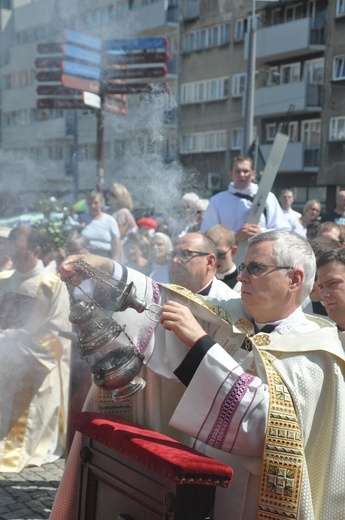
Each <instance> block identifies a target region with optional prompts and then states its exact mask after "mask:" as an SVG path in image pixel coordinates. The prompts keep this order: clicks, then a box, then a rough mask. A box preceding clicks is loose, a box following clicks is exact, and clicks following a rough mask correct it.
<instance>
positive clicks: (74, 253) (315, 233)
mask: <svg viewBox="0 0 345 520" xmlns="http://www.w3.org/2000/svg"><path fill="white" fill-rule="evenodd" d="M229 176H230V184H229V187H228V189H227V190H225V191H223V192H220V193H218V194H216V195H214V196H212V197H211V198H210V199H203V198H199V196H198V195H197V194H196V193H192V192H188V193H185V194H183V196H182V197H181V203H180V215H177V217H176V218H175V219H171V218H170V219H168V220H165V219H163V218H161V217H158V216H155V215H147V216H144V217H142V218H139V219H138V218H137V219H136V218H135V217H134V206H133V201H132V198H131V195H130V193H129V191H128V189H127V188H126V187H125V186H124V185H121V184H118V183H114V184H113V185H112V186H111V187H110V189H109V190H108V192H107V194H106V197H105V198H103V194H102V193H99V192H97V191H95V190H93V191H91V192H90V194H89V195H88V197H87V203H88V212H86V213H85V214H83V215H79V216H74V217H73V218H74V219H75V221H76V223H77V225H76V226H75V229H74V230H73V231H71V233H70V235H69V236H68V238H67V240H66V242H65V244H64V247H62V248H61V249H60V250H59V251H58V252H57V253H58V255H57V256H56V257H55V272H52V271H54V269H48V267H49V266H44V265H43V262H42V259H40V255H41V248H40V241H39V236H38V234H37V233H36V232H35V230H33V229H32V228H30V227H28V226H18V227H17V228H14V229H13V230H11V231H10V232H9V233H8V236H7V237H3V238H2V242H3V243H0V245H1V252H2V254H3V255H4V260H3V262H2V265H3V270H2V272H1V274H0V326H1V333H0V348H4V347H5V345H6V346H8V343H11V354H8V353H6V356H7V357H8V364H11V363H13V367H14V369H15V370H20V371H21V372H20V373H22V372H23V385H22V387H21V388H20V389H19V390H18V384H17V382H16V383H14V382H13V378H12V382H11V381H10V379H11V378H10V377H8V378H2V384H3V385H4V390H3V391H4V395H5V392H7V394H6V395H9V396H10V398H9V401H8V402H7V403H6V404H4V405H2V406H3V410H2V411H1V423H0V424H1V431H2V437H1V439H0V470H2V471H20V469H21V468H22V467H24V466H25V465H30V464H37V465H39V464H42V463H44V462H46V461H48V460H52V459H53V458H54V457H57V456H60V454H61V453H62V451H63V449H64V446H66V431H67V426H68V424H67V416H68V414H67V409H68V398H67V397H66V396H68V387H69V379H68V378H69V377H70V370H71V367H70V358H71V341H70V340H71V339H73V334H71V330H70V323H69V319H68V317H69V312H70V309H69V303H68V296H69V295H68V291H67V289H66V286H65V284H64V283H63V282H62V281H61V279H60V278H59V275H58V274H59V272H60V273H61V276H62V279H65V280H66V279H67V280H69V290H71V285H72V286H73V287H74V286H75V287H76V288H78V287H83V294H84V295H85V294H86V293H87V294H89V297H90V298H96V299H97V295H96V293H93V285H92V283H90V282H89V281H88V280H86V278H88V274H87V273H85V272H84V271H83V270H82V268H81V267H80V266H77V265H75V264H73V260H74V259H80V258H81V259H83V260H84V261H85V262H87V263H88V264H90V265H91V266H93V267H95V268H97V269H100V270H101V271H102V272H103V273H107V275H108V276H109V278H110V279H112V284H113V285H114V286H115V287H116V285H117V284H119V283H121V284H129V283H130V282H131V281H133V282H134V284H135V287H136V290H137V293H138V297H139V298H141V299H142V300H144V301H146V302H148V303H150V302H154V303H156V304H157V303H158V304H159V305H160V306H161V311H160V315H159V323H156V326H155V328H154V330H153V331H152V334H151V336H150V337H146V339H145V341H143V338H142V337H141V335H142V331H143V330H148V327H149V325H150V324H149V320H150V318H149V317H148V316H147V315H146V314H145V313H143V314H142V315H140V316H136V318H135V319H132V318H133V316H134V315H136V311H135V310H133V309H127V310H126V311H125V312H118V313H115V315H114V319H116V321H117V322H118V323H119V324H120V325H126V334H127V335H129V336H130V337H131V338H132V339H133V341H134V342H135V343H136V342H137V345H140V351H141V353H142V354H143V356H144V357H145V360H146V361H145V364H144V366H143V368H142V371H141V376H142V377H143V379H145V381H146V388H145V390H143V391H142V392H140V393H138V394H137V395H135V396H134V397H132V398H131V399H130V400H128V402H126V404H125V407H124V405H123V403H121V410H122V411H121V414H123V410H124V408H125V409H126V416H127V418H128V419H130V420H132V421H135V422H137V423H139V424H142V425H144V426H146V427H149V428H152V429H155V430H158V431H160V432H162V433H165V434H167V435H169V436H171V437H174V438H176V439H178V440H180V441H182V442H184V443H186V444H188V445H191V446H193V447H195V448H196V449H198V450H200V451H203V452H204V453H206V454H208V455H209V456H211V457H214V458H216V459H219V460H222V461H225V462H226V463H227V464H229V465H231V466H232V467H233V469H234V472H235V473H234V474H235V476H234V482H233V484H232V486H231V487H230V489H219V490H217V498H216V505H215V518H216V519H217V520H226V519H227V518H230V517H231V518H236V519H238V520H241V519H242V520H254V519H256V518H267V519H269V518H290V517H291V518H296V519H303V520H307V519H308V520H323V519H325V518H332V519H334V520H341V519H342V518H343V517H344V512H345V499H344V498H343V492H342V487H341V486H339V483H340V482H342V478H344V476H345V455H343V450H342V443H341V439H342V431H343V428H344V426H345V408H344V405H343V395H344V391H345V384H344V375H345V364H344V363H345V353H344V347H345V332H344V331H345V319H344V316H345V251H344V247H345V246H344V244H345V238H344V237H345V236H344V219H345V190H343V189H340V190H339V191H338V193H337V199H336V207H335V208H334V210H333V211H329V212H327V213H322V206H321V203H320V202H319V201H317V200H309V201H307V202H306V203H305V205H304V207H303V209H302V212H301V213H299V212H298V211H296V210H295V209H293V205H294V195H293V192H292V191H291V190H290V189H284V190H282V191H281V193H280V196H279V198H276V197H275V195H274V194H273V193H269V194H268V197H267V200H266V203H265V206H264V208H263V211H262V214H261V216H260V219H259V221H258V223H257V224H248V223H247V216H248V213H249V211H250V208H251V206H252V204H253V200H254V197H255V194H256V192H257V190H258V185H257V184H256V183H255V182H254V180H255V172H254V170H253V167H252V162H251V159H250V158H249V157H246V156H241V157H237V158H236V159H235V160H234V162H233V165H232V169H231V172H230V175H229ZM241 243H242V244H245V246H246V249H245V253H244V256H243V258H242V257H241V258H239V259H238V260H237V258H236V255H238V254H239V246H240V244H241ZM4 244H5V245H4ZM6 247H7V248H6ZM5 253H6V254H5ZM76 290H77V289H76ZM114 297H115V295H114ZM151 325H152V323H151ZM151 329H152V327H151ZM146 336H147V334H146ZM127 337H128V336H126V338H127ZM139 338H140V341H139ZM118 341H119V342H121V341H123V338H122V339H121V335H120V337H119V339H118ZM2 345H3V347H2ZM4 356H5V354H4ZM7 357H6V359H7ZM19 360H22V361H23V363H24V365H25V362H26V369H25V370H24V369H22V368H20V369H19V368H18V367H19V364H20V363H19ZM28 360H30V363H29V362H28ZM42 367H44V369H43V368H42ZM9 376H10V375H9ZM88 377H89V375H88ZM42 388H44V389H45V391H47V392H48V393H49V392H51V391H52V388H54V392H56V399H54V400H52V399H51V398H50V397H49V396H48V395H47V394H45V393H43V392H41V389H42ZM28 389H30V391H29V390H28ZM86 391H87V392H88V396H87V398H86V401H85V404H84V409H85V410H90V411H103V410H102V400H104V395H103V394H104V392H105V391H104V390H102V389H100V388H99V387H97V386H96V385H95V384H94V383H92V380H91V378H90V380H89V388H87V389H86ZM75 392H78V388H76V389H75ZM23 396H25V399H24V398H23ZM69 397H70V403H71V402H73V399H71V395H70V396H69ZM72 397H75V396H72ZM45 400H48V401H49V403H50V405H51V409H50V407H48V406H45V404H44V403H45ZM107 406H108V408H109V403H108V405H107ZM41 408H43V409H44V410H41ZM110 409H111V411H112V412H113V413H115V414H116V413H118V412H119V405H118V404H117V403H116V402H114V403H113V404H112V405H111V407H110ZM37 410H38V411H39V414H38V415H37V417H36V416H35V413H37ZM43 412H44V413H43ZM30 414H32V415H30ZM23 417H25V421H23ZM38 420H40V421H42V428H40V429H38V428H37V421H38ZM23 424H26V426H25V427H23ZM20 428H21V429H20ZM33 430H34V431H33ZM13 439H16V443H17V444H16V446H14V440H13ZM18 439H19V441H18ZM18 442H21V443H22V445H23V449H21V450H18ZM79 445H80V436H78V435H75V438H74V441H73V444H72V447H71V449H70V450H69V456H68V459H67V465H66V470H65V474H64V477H63V480H62V483H61V485H60V488H59V491H58V493H57V497H56V501H55V504H54V508H53V511H52V515H51V519H52V520H55V519H57V520H60V519H61V518H64V520H69V519H71V520H72V519H73V520H74V519H75V518H76V516H75V515H76V500H77V484H78V463H77V458H78V457H77V455H78V452H79ZM11 450H12V451H11ZM11 453H12V454H13V455H11ZM18 453H20V456H19V455H18ZM11 468H12V469H11ZM230 512H231V514H230ZM289 515H290V516H289Z"/></svg>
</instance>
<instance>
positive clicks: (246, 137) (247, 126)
mask: <svg viewBox="0 0 345 520" xmlns="http://www.w3.org/2000/svg"><path fill="white" fill-rule="evenodd" d="M255 11H256V5H255V0H252V17H251V22H250V30H249V41H248V43H249V45H248V66H247V84H246V92H245V94H246V95H245V111H244V131H243V153H244V154H247V153H248V151H249V148H250V146H251V144H252V142H253V134H254V132H253V128H254V93H255V64H256V13H255Z"/></svg>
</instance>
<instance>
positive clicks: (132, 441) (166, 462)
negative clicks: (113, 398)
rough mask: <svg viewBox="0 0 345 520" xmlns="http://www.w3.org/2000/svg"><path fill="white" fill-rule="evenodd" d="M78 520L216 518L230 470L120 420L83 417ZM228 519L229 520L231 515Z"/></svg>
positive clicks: (79, 423) (80, 422)
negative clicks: (220, 493)
mask: <svg viewBox="0 0 345 520" xmlns="http://www.w3.org/2000/svg"><path fill="white" fill-rule="evenodd" d="M76 429H77V430H78V431H80V432H81V433H82V436H83V442H82V449H81V453H80V464H81V478H80V487H79V504H78V520H159V519H164V520H212V519H213V509H214V500H215V491H216V486H223V487H229V486H230V483H231V479H232V469H231V468H229V467H228V466H226V465H225V464H223V463H221V462H218V461H215V460H213V459H211V458H209V457H206V456H204V455H202V454H200V453H198V452H197V451H195V450H192V449H190V448H188V447H186V446H184V445H183V444H181V443H179V442H177V441H174V440H173V439H170V438H169V437H167V436H165V435H161V434H158V433H157V432H153V431H152V430H147V429H146V428H142V427H140V426H137V425H135V424H133V423H131V422H130V421H126V420H124V419H121V418H118V417H117V416H110V415H106V414H104V415H100V414H92V413H81V414H79V415H78V417H77V425H76ZM229 518H230V517H229Z"/></svg>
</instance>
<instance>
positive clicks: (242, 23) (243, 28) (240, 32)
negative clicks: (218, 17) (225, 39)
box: [235, 18, 248, 42]
mask: <svg viewBox="0 0 345 520" xmlns="http://www.w3.org/2000/svg"><path fill="white" fill-rule="evenodd" d="M247 27H248V19H247V18H239V19H238V20H236V22H235V42H240V41H242V40H243V39H244V35H245V33H246V32H247Z"/></svg>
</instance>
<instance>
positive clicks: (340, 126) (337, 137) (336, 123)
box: [329, 116, 345, 141]
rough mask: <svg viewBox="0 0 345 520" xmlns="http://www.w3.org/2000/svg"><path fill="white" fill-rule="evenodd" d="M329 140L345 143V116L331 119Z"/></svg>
mask: <svg viewBox="0 0 345 520" xmlns="http://www.w3.org/2000/svg"><path fill="white" fill-rule="evenodd" d="M329 140H330V141H345V116H341V117H331V119H330V122H329Z"/></svg>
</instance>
